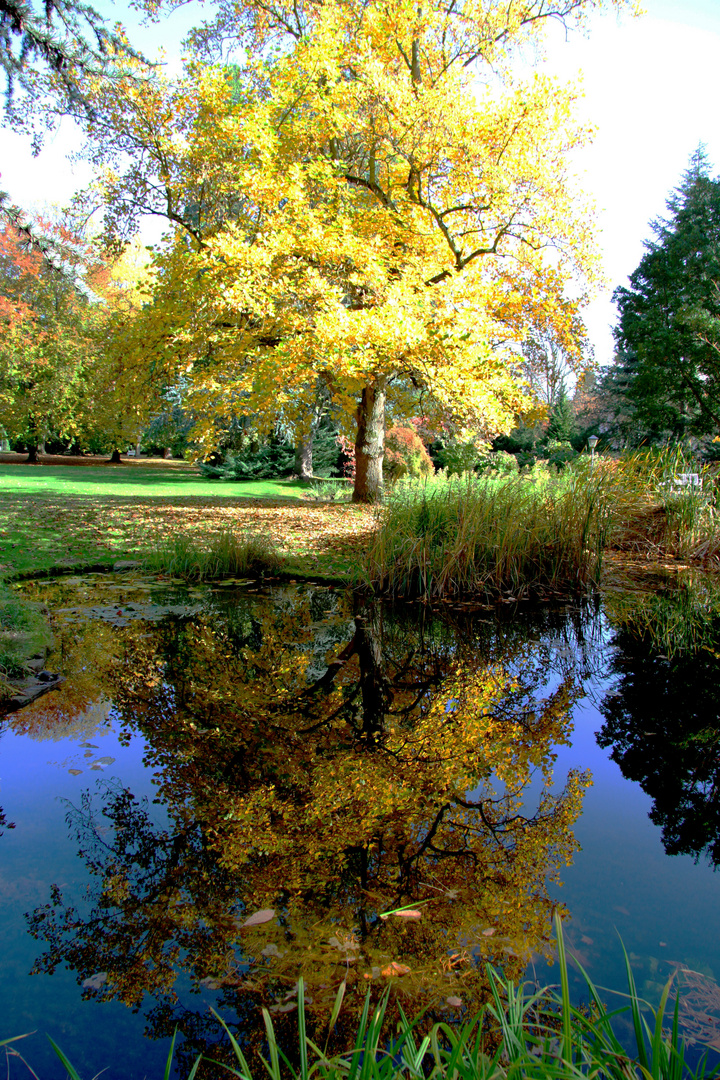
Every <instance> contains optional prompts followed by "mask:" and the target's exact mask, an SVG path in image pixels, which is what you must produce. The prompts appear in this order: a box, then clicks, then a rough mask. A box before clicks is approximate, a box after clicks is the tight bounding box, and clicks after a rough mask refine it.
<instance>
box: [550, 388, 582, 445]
mask: <svg viewBox="0 0 720 1080" xmlns="http://www.w3.org/2000/svg"><path fill="white" fill-rule="evenodd" d="M575 432H576V425H575V413H574V412H573V407H572V402H571V401H570V400H569V399H568V396H567V394H566V393H565V391H564V390H561V391H560V393H559V394H558V397H557V401H556V402H555V404H554V406H553V408H552V412H551V413H550V422H549V424H548V428H547V431H546V433H545V436H546V439H547V440H548V441H550V440H551V439H554V440H556V441H557V442H570V440H571V439H572V437H573V435H574V434H575Z"/></svg>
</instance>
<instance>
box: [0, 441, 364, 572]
mask: <svg viewBox="0 0 720 1080" xmlns="http://www.w3.org/2000/svg"><path fill="white" fill-rule="evenodd" d="M304 494H305V492H304V489H303V488H302V487H301V486H300V485H299V484H297V483H294V482H293V481H290V480H258V481H246V482H226V481H213V480H205V479H204V478H203V477H202V476H201V475H200V474H199V473H198V471H197V470H196V469H195V468H193V466H191V465H187V464H186V463H184V462H179V463H176V462H174V463H168V464H164V463H161V462H156V463H153V464H148V465H145V464H140V463H139V462H137V463H135V462H132V463H128V464H122V465H117V466H112V465H92V466H83V467H76V466H75V467H72V466H69V465H68V466H62V465H60V466H58V465H52V466H48V465H41V466H29V465H28V466H26V465H18V464H1V463H0V576H14V575H16V574H18V573H24V572H28V571H32V570H39V569H47V568H50V567H54V566H69V565H81V564H89V563H93V562H98V563H110V562H112V561H113V560H115V559H133V558H137V557H139V556H142V555H143V553H144V552H146V551H148V550H149V549H150V548H152V547H153V546H154V545H156V544H158V543H159V542H161V541H162V540H163V539H165V538H167V537H168V536H170V535H173V534H177V533H185V534H187V533H189V534H190V535H191V536H192V537H193V539H194V540H197V542H198V543H200V544H202V542H203V538H204V537H205V536H209V535H210V534H212V533H216V532H218V531H220V530H223V529H232V530H233V532H236V533H240V534H242V533H244V532H248V531H252V532H256V533H260V534H262V535H265V536H269V537H270V539H271V540H272V542H273V544H274V545H275V546H276V547H277V548H278V549H279V551H280V552H281V554H283V556H284V557H285V560H286V568H287V569H288V570H290V571H291V572H295V571H297V572H299V573H302V572H304V573H309V574H318V575H328V576H338V577H342V575H343V573H344V571H345V570H346V568H347V565H348V553H349V550H350V549H351V548H352V547H353V546H354V545H357V544H362V543H364V542H365V538H366V536H367V533H368V530H369V529H371V528H372V527H373V519H372V517H371V515H369V514H368V513H366V512H364V511H362V510H360V509H358V508H356V507H353V506H350V505H347V504H340V505H337V504H322V503H314V502H308V501H305V499H304V498H303V496H304Z"/></svg>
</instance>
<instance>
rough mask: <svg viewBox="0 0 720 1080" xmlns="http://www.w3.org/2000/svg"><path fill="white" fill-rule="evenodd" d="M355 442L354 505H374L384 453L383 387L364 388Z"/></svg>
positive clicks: (379, 490) (377, 499) (379, 495)
mask: <svg viewBox="0 0 720 1080" xmlns="http://www.w3.org/2000/svg"><path fill="white" fill-rule="evenodd" d="M355 415H356V416H357V425H358V430H357V437H356V439H355V489H354V491H353V502H356V503H376V502H380V500H381V499H382V491H383V473H382V465H383V455H384V453H385V386H384V384H380V385H376V386H366V387H364V388H363V392H362V397H361V399H360V402H359V404H358V407H357V412H356V414H355Z"/></svg>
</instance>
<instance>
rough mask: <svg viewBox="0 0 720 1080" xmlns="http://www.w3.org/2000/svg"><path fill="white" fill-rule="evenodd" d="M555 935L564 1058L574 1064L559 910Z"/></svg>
mask: <svg viewBox="0 0 720 1080" xmlns="http://www.w3.org/2000/svg"><path fill="white" fill-rule="evenodd" d="M555 937H556V939H557V948H558V963H559V964H560V997H561V1004H562V1043H561V1046H562V1058H563V1061H566V1062H567V1063H568V1064H572V1060H573V1045H572V1022H571V1018H570V983H569V981H568V969H567V955H566V953H565V938H564V937H563V930H562V919H561V918H560V914H559V912H557V911H556V912H555Z"/></svg>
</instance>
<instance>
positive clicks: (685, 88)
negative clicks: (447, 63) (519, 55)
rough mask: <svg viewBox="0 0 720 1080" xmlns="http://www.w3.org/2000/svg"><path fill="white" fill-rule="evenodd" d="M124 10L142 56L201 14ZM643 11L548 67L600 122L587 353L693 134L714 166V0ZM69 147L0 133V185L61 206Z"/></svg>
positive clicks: (605, 331) (593, 164)
mask: <svg viewBox="0 0 720 1080" xmlns="http://www.w3.org/2000/svg"><path fill="white" fill-rule="evenodd" d="M95 6H97V7H98V8H99V9H100V10H101V11H103V12H107V13H108V16H109V18H110V19H113V20H114V19H116V18H119V17H121V18H122V19H123V21H124V22H125V24H126V25H127V26H128V29H129V30H130V37H131V40H132V42H133V43H134V44H135V45H136V46H138V47H139V48H140V49H142V50H143V51H144V52H145V53H146V54H147V55H148V56H153V55H155V54H156V53H157V50H158V48H160V47H162V46H166V47H167V49H168V53H169V54H170V55H172V54H173V53H176V50H177V43H178V42H179V41H180V39H181V38H182V37H183V35H184V34H185V32H186V31H187V29H188V28H189V27H190V26H191V25H192V24H193V21H195V20H196V19H197V18H198V16H199V12H200V10H201V9H200V8H199V6H198V5H195V4H189V5H187V6H186V7H184V8H181V9H180V10H179V11H178V12H176V13H175V14H174V15H173V16H172V17H171V19H170V20H169V21H168V22H164V23H162V24H161V25H160V26H156V27H151V28H149V29H148V28H143V27H139V26H138V23H137V19H136V18H134V17H131V13H130V14H128V13H127V12H126V9H125V5H124V4H122V6H121V5H117V6H111V5H110V4H108V2H107V0H102V2H101V3H97V4H96V5H95ZM644 6H645V9H646V12H647V14H646V15H644V16H642V17H640V18H637V19H631V18H629V17H628V16H623V17H622V18H621V19H619V20H618V18H617V17H616V16H610V15H608V16H603V17H602V18H598V19H597V20H596V22H595V25H594V27H593V30H592V33H591V34H590V36H589V37H588V38H583V37H579V36H577V35H573V36H571V37H570V38H569V39H568V40H567V41H566V40H565V37H564V34H557V35H556V36H555V37H554V38H553V39H552V42H551V46H550V52H549V57H548V61H547V63H546V64H545V68H546V70H548V71H549V72H551V73H553V74H556V75H559V76H561V77H563V78H576V77H577V76H578V75H579V74H582V77H583V81H584V89H585V98H584V102H583V111H584V113H585V115H586V116H587V118H588V119H590V120H592V122H593V123H594V124H595V125H596V126H597V129H598V130H597V135H596V138H595V141H594V144H593V146H592V147H591V148H589V149H587V150H585V151H583V152H582V154H581V155H580V156H579V157H578V168H579V170H580V171H581V174H582V180H583V184H584V186H585V188H586V189H587V191H588V192H589V193H590V194H591V196H592V197H593V198H594V200H595V202H596V204H597V206H598V211H599V212H598V225H599V236H598V239H599V244H600V248H601V251H602V256H603V262H604V267H605V275H606V277H607V279H608V283H609V284H608V289H607V290H606V291H605V292H604V294H602V295H600V296H598V297H597V298H596V299H595V300H594V301H593V303H592V306H591V308H590V310H589V313H588V319H587V321H588V326H589V330H590V338H591V341H592V342H593V344H594V346H595V352H596V358H597V360H598V361H599V362H600V363H607V362H609V360H610V359H611V357H612V335H611V332H610V326H611V324H612V322H613V319H614V307H613V305H612V304H611V302H610V293H611V292H612V289H613V288H614V287H615V286H617V285H620V284H624V283H625V281H626V279H627V275H628V274H630V273H631V272H632V271H633V270H634V268H635V267H636V266H637V264H638V262H639V260H640V258H641V257H642V253H643V241H644V240H645V239H647V238H648V237H649V235H650V231H649V227H648V224H649V222H650V221H651V220H652V219H653V218H656V217H658V216H661V215H662V214H663V212H664V209H665V201H666V199H667V196H668V193H669V192H670V191H671V189H672V188H674V187H675V186H676V185H677V184H678V182H679V181H680V178H681V175H682V173H683V171H684V170H685V168H686V166H687V163H688V160H689V158H690V155H691V154H692V152H693V151H694V150H695V148H696V147H697V145H698V143H699V142H704V143H705V144H706V146H707V151H708V155H709V157H710V160H711V162H712V163H713V165H714V166H715V167H716V170H717V172H719V173H720V108H719V103H720V0H644ZM76 148H77V143H76V139H75V138H74V137H73V132H72V129H71V128H70V127H69V126H63V127H61V129H60V131H59V132H58V133H57V134H56V135H55V136H54V137H53V138H52V139H51V140H49V141H48V142H47V145H46V146H45V148H44V149H43V151H42V152H41V154H40V155H39V156H38V157H37V158H33V157H32V155H31V153H30V148H29V145H28V143H27V140H24V139H23V138H21V137H20V136H17V135H14V134H13V133H11V132H8V131H7V130H0V174H1V175H2V179H1V180H0V186H2V187H3V188H5V189H6V190H8V191H9V193H10V195H11V198H12V199H13V200H14V201H15V202H17V203H19V204H20V205H22V206H24V207H26V208H40V207H42V206H43V205H46V204H62V203H63V202H65V201H67V200H68V199H69V198H70V196H71V195H72V194H73V192H74V191H75V190H76V188H78V187H80V186H82V184H83V183H85V182H87V180H88V179H89V174H88V169H87V166H86V165H84V164H82V163H79V164H75V165H72V164H70V163H69V162H68V160H67V154H68V152H69V151H71V150H72V149H76Z"/></svg>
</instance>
